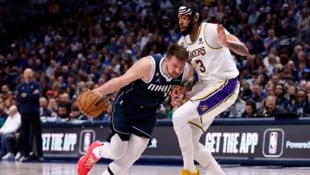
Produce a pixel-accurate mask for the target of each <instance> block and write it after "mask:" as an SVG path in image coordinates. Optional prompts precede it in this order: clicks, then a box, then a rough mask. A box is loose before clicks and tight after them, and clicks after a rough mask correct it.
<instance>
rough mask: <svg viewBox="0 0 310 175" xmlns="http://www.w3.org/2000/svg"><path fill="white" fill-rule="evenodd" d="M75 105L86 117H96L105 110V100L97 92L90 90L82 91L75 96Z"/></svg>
mask: <svg viewBox="0 0 310 175" xmlns="http://www.w3.org/2000/svg"><path fill="white" fill-rule="evenodd" d="M77 105H78V107H79V110H80V112H81V113H82V114H84V115H85V116H87V117H92V118H94V117H98V116H99V115H100V114H102V113H103V112H105V111H106V109H107V106H108V105H107V102H106V100H105V99H104V98H103V96H102V95H101V94H100V93H99V92H95V91H92V90H86V91H84V92H83V93H82V94H81V95H80V96H79V97H78V98H77Z"/></svg>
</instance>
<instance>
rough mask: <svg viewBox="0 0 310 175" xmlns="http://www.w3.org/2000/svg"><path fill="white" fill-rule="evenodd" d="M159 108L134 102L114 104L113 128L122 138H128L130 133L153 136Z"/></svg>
mask: <svg viewBox="0 0 310 175" xmlns="http://www.w3.org/2000/svg"><path fill="white" fill-rule="evenodd" d="M156 112H157V108H147V107H144V106H138V105H133V104H128V103H127V104H126V103H122V104H114V108H113V114H112V130H113V132H115V133H117V134H119V136H120V137H121V139H122V140H128V139H129V136H130V134H136V135H138V136H142V137H146V138H151V137H152V132H153V130H154V128H155V125H156Z"/></svg>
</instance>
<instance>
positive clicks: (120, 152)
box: [111, 148, 127, 159]
mask: <svg viewBox="0 0 310 175" xmlns="http://www.w3.org/2000/svg"><path fill="white" fill-rule="evenodd" d="M126 150H127V149H123V148H121V149H114V150H111V155H112V159H120V158H122V157H124V156H125V154H126Z"/></svg>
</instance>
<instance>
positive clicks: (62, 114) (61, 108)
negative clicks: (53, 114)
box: [58, 103, 71, 121]
mask: <svg viewBox="0 0 310 175" xmlns="http://www.w3.org/2000/svg"><path fill="white" fill-rule="evenodd" d="M70 108H71V106H70V104H68V103H60V104H59V105H58V117H59V118H60V119H61V120H64V121H66V120H69V117H70V116H69V115H70Z"/></svg>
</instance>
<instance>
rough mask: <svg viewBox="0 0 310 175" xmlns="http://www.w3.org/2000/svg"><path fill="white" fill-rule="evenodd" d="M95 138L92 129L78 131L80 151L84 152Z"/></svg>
mask: <svg viewBox="0 0 310 175" xmlns="http://www.w3.org/2000/svg"><path fill="white" fill-rule="evenodd" d="M95 139H96V134H95V131H94V130H83V131H82V132H81V133H80V144H79V145H80V149H79V151H80V153H81V154H84V153H86V151H87V149H88V146H89V145H90V144H91V143H92V142H93V141H94V140H95Z"/></svg>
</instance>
